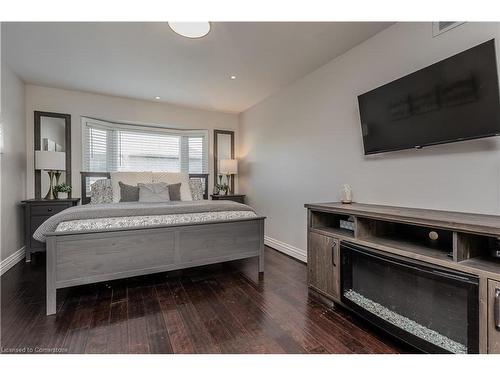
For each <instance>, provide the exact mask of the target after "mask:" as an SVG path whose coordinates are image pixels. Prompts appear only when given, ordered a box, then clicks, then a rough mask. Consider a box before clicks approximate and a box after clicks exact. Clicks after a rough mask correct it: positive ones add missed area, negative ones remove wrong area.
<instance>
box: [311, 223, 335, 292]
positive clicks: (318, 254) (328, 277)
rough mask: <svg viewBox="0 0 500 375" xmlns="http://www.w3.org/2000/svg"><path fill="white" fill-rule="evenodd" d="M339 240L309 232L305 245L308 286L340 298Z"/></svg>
mask: <svg viewBox="0 0 500 375" xmlns="http://www.w3.org/2000/svg"><path fill="white" fill-rule="evenodd" d="M339 260H340V255H339V240H338V239H336V238H333V237H328V236H324V235H322V234H318V233H314V232H310V233H309V239H308V246H307V269H308V283H309V286H310V287H312V288H313V289H316V290H317V291H319V292H321V293H323V294H325V295H327V296H329V297H332V298H334V299H337V300H339V299H340V279H339V276H340V275H339V270H340V268H339Z"/></svg>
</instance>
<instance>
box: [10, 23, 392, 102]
mask: <svg viewBox="0 0 500 375" xmlns="http://www.w3.org/2000/svg"><path fill="white" fill-rule="evenodd" d="M211 25H212V29H211V31H210V33H209V34H208V35H207V36H206V37H204V38H201V39H188V38H183V37H181V36H178V35H177V34H175V33H173V32H172V31H171V30H170V28H169V26H168V24H167V23H166V22H165V23H110V22H106V23H8V24H4V28H3V29H2V39H3V40H2V42H3V43H2V44H3V47H4V48H5V49H4V50H3V53H5V56H4V57H6V60H7V63H8V64H9V65H10V66H11V68H12V69H13V70H14V71H15V72H16V73H17V74H18V75H19V76H20V77H21V78H22V79H23V80H24V81H25V82H26V83H32V84H38V85H44V86H51V87H58V88H64V89H74V90H83V91H89V92H95V93H102V94H109V95H116V96H124V97H131V98H138V99H146V100H154V98H155V96H160V97H161V101H166V102H171V103H177V104H183V105H188V106H194V107H200V108H207V109H213V110H220V111H227V112H241V111H243V110H245V109H247V108H249V107H251V106H252V105H254V104H256V103H257V102H259V101H260V100H262V99H264V98H265V97H266V96H268V95H270V94H271V93H273V92H275V91H276V90H278V89H279V88H280V87H283V86H285V85H287V84H289V83H291V82H293V81H295V80H296V79H298V78H300V77H302V76H304V75H306V74H307V73H309V72H311V71H313V70H315V69H316V68H318V67H320V66H321V65H323V64H325V63H326V62H328V61H330V60H331V59H333V58H335V57H336V56H339V55H341V54H342V53H344V52H345V51H347V50H349V49H350V48H352V47H353V46H355V45H356V44H359V43H360V42H362V41H364V40H366V39H368V38H369V37H371V36H372V35H374V34H376V33H378V32H379V31H381V30H382V29H384V28H386V27H388V26H389V25H390V23H386V22H344V23H342V22H326V23H311V22H301V23H297V22H285V23H277V22H271V23H269V22H249V23H245V22H232V23H221V22H215V23H212V24H211ZM231 75H236V76H237V79H235V80H231V79H230V78H229V77H230V76H231Z"/></svg>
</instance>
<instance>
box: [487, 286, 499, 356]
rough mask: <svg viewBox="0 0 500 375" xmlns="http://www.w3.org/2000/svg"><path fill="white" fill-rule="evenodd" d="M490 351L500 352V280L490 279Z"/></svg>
mask: <svg viewBox="0 0 500 375" xmlns="http://www.w3.org/2000/svg"><path fill="white" fill-rule="evenodd" d="M488 353H495V354H500V282H498V281H494V280H488Z"/></svg>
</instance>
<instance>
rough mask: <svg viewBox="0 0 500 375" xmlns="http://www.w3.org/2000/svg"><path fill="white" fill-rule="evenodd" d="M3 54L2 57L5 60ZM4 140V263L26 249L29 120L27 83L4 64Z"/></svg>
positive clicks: (1, 235)
mask: <svg viewBox="0 0 500 375" xmlns="http://www.w3.org/2000/svg"><path fill="white" fill-rule="evenodd" d="M3 56H4V54H2V57H3ZM1 86H2V100H1V113H2V120H1V121H2V123H1V127H2V138H3V150H2V153H1V155H0V158H1V160H0V163H1V180H0V181H1V182H0V185H1V194H0V195H1V205H0V207H1V225H0V227H1V232H0V238H1V241H0V242H1V252H0V258H1V260H2V261H3V260H5V259H6V258H7V257H9V256H10V255H12V254H14V253H15V252H16V251H18V250H19V249H21V248H22V247H23V246H24V222H23V218H24V214H23V209H22V207H21V201H22V200H23V199H25V198H26V126H25V124H26V120H25V115H24V114H25V107H24V83H23V82H22V81H21V80H20V79H19V78H18V77H17V76H16V75H15V74H14V73H13V72H12V70H11V69H10V68H9V67H8V66H7V65H6V64H5V63H4V61H3V60H2V84H1Z"/></svg>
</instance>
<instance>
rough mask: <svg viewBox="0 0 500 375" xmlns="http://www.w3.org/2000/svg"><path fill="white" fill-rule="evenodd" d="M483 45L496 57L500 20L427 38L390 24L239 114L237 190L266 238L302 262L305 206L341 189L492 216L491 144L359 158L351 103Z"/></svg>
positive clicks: (422, 28)
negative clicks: (492, 43)
mask: <svg viewBox="0 0 500 375" xmlns="http://www.w3.org/2000/svg"><path fill="white" fill-rule="evenodd" d="M492 38H495V39H496V50H497V54H498V53H499V51H500V23H465V24H463V25H461V26H459V27H456V28H454V29H452V30H450V31H448V32H446V33H444V34H441V35H439V36H437V37H435V38H433V37H432V24H431V23H426V22H421V23H398V24H395V25H393V26H391V27H389V28H388V29H385V30H383V31H381V32H380V33H378V34H376V35H375V36H373V37H372V38H370V39H368V40H367V41H365V42H363V43H361V44H359V45H358V46H356V47H354V48H353V49H351V50H349V51H348V52H346V53H345V54H343V55H341V56H339V57H337V58H335V59H334V60H332V61H331V62H329V63H328V64H326V65H324V66H322V67H320V68H319V69H317V70H315V71H314V72H312V73H310V74H308V75H306V76H305V77H303V78H301V79H300V80H298V81H296V82H295V83H293V84H291V85H289V86H287V87H285V88H283V89H282V90H280V91H278V92H277V93H275V94H273V95H272V96H270V97H268V98H267V99H265V100H263V101H262V102H260V103H258V104H257V105H255V106H253V107H252V108H250V109H249V110H247V111H245V112H243V113H242V114H241V115H240V148H239V150H240V152H239V156H240V157H241V158H242V162H241V163H240V175H239V177H240V180H239V188H240V192H242V193H246V194H247V198H248V202H249V204H250V205H252V206H253V207H255V209H256V210H257V212H258V213H259V214H260V215H263V216H267V220H266V232H265V233H266V237H269V238H270V239H271V241H273V240H274V242H276V243H281V244H283V246H282V247H283V248H292V249H295V252H297V249H298V250H299V251H300V252H302V255H303V256H305V249H306V210H305V209H304V206H303V205H304V203H305V202H331V201H337V200H339V198H340V194H339V191H340V189H341V186H342V184H345V183H348V184H351V185H352V188H353V194H354V196H353V199H354V200H355V201H357V202H362V203H374V204H388V205H398V206H407V207H419V208H433V209H444V210H453V211H466V212H478V213H491V214H499V213H500V178H499V175H500V139H499V138H498V137H495V138H488V139H482V140H475V141H467V142H460V143H455V144H447V145H439V146H434V147H429V148H424V149H422V150H407V151H399V152H392V153H387V154H381V155H377V156H370V157H365V156H364V154H363V145H362V138H361V129H360V120H359V111H358V104H357V96H358V95H359V94H362V93H364V92H366V91H369V90H371V89H374V88H376V87H378V86H381V85H383V84H386V83H388V82H391V81H393V80H395V79H398V78H400V77H402V76H405V75H407V74H409V73H412V72H414V71H416V70H418V69H421V68H424V67H426V66H428V65H430V64H433V63H435V62H437V61H440V60H442V59H444V58H447V57H449V56H452V55H454V54H456V53H459V52H461V51H463V50H466V49H468V48H471V47H473V46H475V45H477V44H479V43H482V42H485V41H487V40H490V39H492ZM498 62H500V56H497V63H498ZM499 70H500V68H499ZM471 126H474V124H471ZM268 242H269V239H268Z"/></svg>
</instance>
